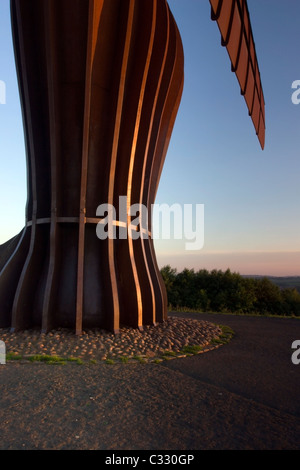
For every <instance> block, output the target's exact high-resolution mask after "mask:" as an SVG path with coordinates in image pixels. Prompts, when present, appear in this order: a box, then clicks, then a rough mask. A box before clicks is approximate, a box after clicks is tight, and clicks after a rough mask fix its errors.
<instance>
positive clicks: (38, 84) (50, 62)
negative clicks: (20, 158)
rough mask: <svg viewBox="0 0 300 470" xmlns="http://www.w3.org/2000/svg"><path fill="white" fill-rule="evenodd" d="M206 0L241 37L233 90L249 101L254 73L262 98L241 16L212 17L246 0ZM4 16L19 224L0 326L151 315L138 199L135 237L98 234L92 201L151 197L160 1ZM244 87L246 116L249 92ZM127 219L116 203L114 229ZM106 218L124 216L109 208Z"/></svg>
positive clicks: (160, 86) (177, 45)
mask: <svg viewBox="0 0 300 470" xmlns="http://www.w3.org/2000/svg"><path fill="white" fill-rule="evenodd" d="M211 4H212V10H213V14H214V15H215V17H216V19H219V21H220V23H219V24H221V32H222V35H224V41H227V43H228V46H229V49H230V48H231V49H230V50H233V49H234V47H236V44H237V43H239V44H240V43H241V47H240V46H239V51H240V55H239V57H240V58H239V59H237V58H235V60H234V58H233V59H232V60H233V64H234V66H235V67H236V69H237V70H236V72H237V75H238V77H239V76H240V75H239V73H240V71H241V70H242V72H243V73H245V68H246V69H247V73H246V76H247V77H248V78H247V80H249V85H248V86H247V85H245V83H244V82H243V81H242V79H241V86H242V87H243V90H244V92H245V97H246V101H247V102H248V103H250V104H251V93H252V89H253V87H254V89H255V93H257V94H258V96H259V98H260V104H261V103H262V101H261V97H262V91H261V86H260V85H258V84H257V83H258V82H257V73H258V68H256V66H257V62H256V56H255V51H254V43H253V41H252V36H250V31H251V28H250V23H249V21H248V16H247V15H245V14H244V13H243V15H244V16H240V23H241V24H240V26H241V28H242V30H243V33H240V34H237V31H236V30H235V29H234V28H231V30H232V31H234V39H233V40H232V41H231V36H230V31H229V30H230V28H228V27H226V21H225V20H224V17H226V18H227V16H228V12H229V11H230V12H231V13H232V10H234V12H236V9H238V12H240V10H241V11H242V12H245V9H246V2H243V1H240V2H235V1H224V2H222V1H220V2H216V1H211ZM222 5H223V6H222ZM233 5H235V6H233ZM226 15H227V16H226ZM11 16H12V28H13V38H14V47H15V57H16V64H17V74H18V79H19V88H20V96H21V104H22V110H23V120H24V131H25V142H26V150H27V170H28V200H27V206H26V226H25V228H24V230H23V231H22V233H21V235H20V236H19V237H18V238H16V239H14V240H13V241H12V242H11V243H10V244H8V247H7V250H8V251H7V252H6V259H5V262H3V260H2V270H1V258H0V270H1V272H0V326H1V327H9V326H10V327H11V328H12V329H13V330H19V329H25V328H30V327H38V328H40V329H41V331H43V332H47V331H49V330H50V329H52V328H56V327H59V326H60V327H68V328H72V329H74V330H75V331H76V333H77V334H80V333H81V332H82V329H83V328H87V327H101V328H106V329H109V330H111V331H114V332H118V330H119V328H120V325H127V326H132V327H135V328H142V327H143V325H152V324H156V323H157V322H162V321H164V320H165V319H166V318H167V297H166V291H165V287H164V284H163V281H162V278H161V276H160V273H159V269H158V266H157V261H156V256H155V252H154V247H153V241H152V239H151V211H149V220H148V226H147V227H142V230H144V231H146V232H147V235H148V236H147V237H145V238H143V237H140V238H137V239H136V240H133V239H132V237H131V236H127V237H120V236H119V237H116V238H114V239H113V238H110V237H108V238H107V239H105V240H99V238H97V236H96V226H97V224H98V223H99V222H101V220H103V219H101V217H96V214H97V207H98V206H99V205H100V204H102V203H107V204H111V205H113V206H114V207H115V208H116V210H117V213H118V211H119V209H120V208H119V196H126V197H127V205H128V207H129V206H131V205H132V204H143V205H144V206H146V207H148V208H150V207H151V204H153V203H154V201H155V196H156V191H157V187H158V184H159V180H160V175H161V171H162V167H163V163H164V160H165V156H166V152H167V148H168V143H169V140H170V137H171V133H172V129H173V125H174V122H175V118H176V114H177V111H178V107H179V103H180V99H181V94H182V89H183V80H184V73H183V68H184V67H183V63H184V59H183V50H182V43H181V39H180V35H179V32H178V29H177V26H176V23H175V21H174V19H173V17H172V14H171V12H170V10H169V7H168V4H167V2H166V0H151V1H150V0H147V1H145V0H11ZM226 18H225V19H226ZM231 18H232V14H231V16H230V21H229V23H228V24H231V23H232V24H233V25H235V20H236V15H235V14H234V15H233V21H232V20H231ZM224 24H225V29H224V28H223V26H224ZM222 28H223V29H222ZM249 38H250V42H248V40H249ZM245 42H246V46H247V49H248V54H249V57H250V59H251V60H248V61H247V60H246V59H245V57H246V55H247V54H246V53H245V51H244V43H245ZM245 54H246V55H245ZM249 64H250V65H251V71H252V72H253V73H252V72H251V73H252V74H251V73H248V72H249V70H248V69H249V67H250V66H249ZM242 72H241V73H242ZM241 76H242V75H241ZM247 80H246V81H247ZM253 81H254V84H253ZM250 82H251V87H250ZM247 83H248V82H247ZM259 83H260V82H259ZM252 98H253V97H252ZM253 99H254V104H253V105H252V107H251V106H250V108H251V109H252V111H253V112H252V116H253V117H254V119H255V124H257V111H256V108H257V99H256V94H255V97H254V98H253ZM260 110H261V108H260ZM261 116H262V111H261V112H260V113H259V120H258V134H259V137H260V140H261V141H262V129H263V126H262V120H261V119H262V117H261ZM130 222H131V218H130V216H129V215H128V219H127V225H126V224H125V227H127V228H125V230H127V231H130V230H132V228H131V226H130ZM113 223H114V226H115V227H116V228H117V230H119V231H121V230H122V229H124V221H123V222H122V221H121V220H119V218H118V216H117V217H116V218H115V220H114V221H113Z"/></svg>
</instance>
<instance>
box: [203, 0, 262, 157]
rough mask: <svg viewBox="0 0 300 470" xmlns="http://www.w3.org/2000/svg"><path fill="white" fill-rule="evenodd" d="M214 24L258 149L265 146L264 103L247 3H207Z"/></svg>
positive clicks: (212, 0) (240, 0) (242, 0)
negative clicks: (227, 58)
mask: <svg viewBox="0 0 300 470" xmlns="http://www.w3.org/2000/svg"><path fill="white" fill-rule="evenodd" d="M210 4H211V10H212V12H211V15H212V20H214V21H216V22H217V24H218V27H219V30H220V33H221V38H222V46H225V47H226V49H227V52H228V54H229V57H230V60H231V68H232V71H233V72H235V74H236V76H237V79H238V82H239V85H240V88H241V94H242V95H243V96H244V98H245V101H246V104H247V107H248V110H249V115H250V116H251V119H252V121H253V124H254V127H255V130H256V134H257V136H258V139H259V142H260V145H261V148H262V149H263V148H264V145H265V127H266V126H265V101H264V94H263V89H262V85H261V78H260V72H259V67H258V61H257V56H256V50H255V43H254V39H253V34H252V28H251V23H250V16H249V10H248V6H247V1H246V0H210Z"/></svg>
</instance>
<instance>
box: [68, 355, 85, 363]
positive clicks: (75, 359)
mask: <svg viewBox="0 0 300 470" xmlns="http://www.w3.org/2000/svg"><path fill="white" fill-rule="evenodd" d="M67 361H68V362H75V363H76V364H78V365H82V364H83V360H82V359H80V357H72V356H71V357H67Z"/></svg>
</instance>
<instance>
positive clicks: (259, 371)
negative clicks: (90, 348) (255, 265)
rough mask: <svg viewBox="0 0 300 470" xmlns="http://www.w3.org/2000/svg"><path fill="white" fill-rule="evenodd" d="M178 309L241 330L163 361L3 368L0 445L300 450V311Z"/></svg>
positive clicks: (7, 447) (10, 447)
mask: <svg viewBox="0 0 300 470" xmlns="http://www.w3.org/2000/svg"><path fill="white" fill-rule="evenodd" d="M173 315H175V314H173ZM176 315H180V316H187V317H191V318H198V319H199V320H208V321H210V322H213V323H216V324H219V325H227V326H229V327H231V328H232V329H233V331H234V333H235V334H234V337H233V338H232V340H231V341H230V342H229V343H228V344H226V345H222V346H220V347H219V348H218V349H215V350H212V351H210V352H207V353H204V354H199V355H196V356H192V357H186V358H176V359H172V360H170V361H165V362H163V363H161V364H120V363H118V364H114V365H107V364H104V363H103V364H97V365H82V366H78V365H75V364H71V363H70V364H66V365H65V366H50V365H47V364H39V363H36V364H35V363H33V364H28V363H27V364H25V363H23V364H22V363H9V364H7V365H6V366H1V367H0V423H1V427H0V450H20V449H23V450H25V449H26V450H31V449H32V450H45V449H50V450H94V449H95V450H103V451H108V450H109V451H111V450H113V451H115V450H119V451H122V450H126V451H133V450H134V451H137V450H151V451H152V450H165V451H171V450H176V449H177V450H180V451H181V450H183V451H187V450H299V448H300V406H299V401H300V364H299V365H295V364H293V363H292V360H291V356H292V353H293V352H294V350H293V349H292V343H293V342H294V341H295V340H300V319H299V320H297V319H285V318H266V317H247V316H232V315H215V314H214V315H207V314H191V313H186V314H184V313H180V314H176ZM103 455H104V456H105V455H106V454H105V453H104V454H103ZM101 458H102V456H101ZM103 458H104V457H103ZM284 458H285V460H284V465H286V464H287V462H286V454H284ZM101 461H103V460H101ZM201 461H202V460H201V457H199V464H200V463H201ZM276 462H277V458H276Z"/></svg>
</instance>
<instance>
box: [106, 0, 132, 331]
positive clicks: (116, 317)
mask: <svg viewBox="0 0 300 470" xmlns="http://www.w3.org/2000/svg"><path fill="white" fill-rule="evenodd" d="M134 7H135V2H134V0H130V1H129V8H128V19H127V30H126V38H125V45H124V51H123V60H122V67H121V76H120V83H119V91H118V101H117V110H116V117H115V126H114V134H113V145H112V153H111V162H110V173H109V188H108V204H111V205H112V206H113V205H114V185H115V173H116V165H117V156H118V147H119V137H120V129H121V119H122V110H123V103H124V93H125V82H126V72H127V66H128V59H129V52H130V43H131V36H132V30H133V17H134ZM114 243H115V242H114V240H113V239H112V238H109V239H108V262H109V272H110V280H111V288H112V297H113V330H114V331H118V330H119V328H120V300H119V290H118V281H117V275H116V266H115V250H114Z"/></svg>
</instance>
